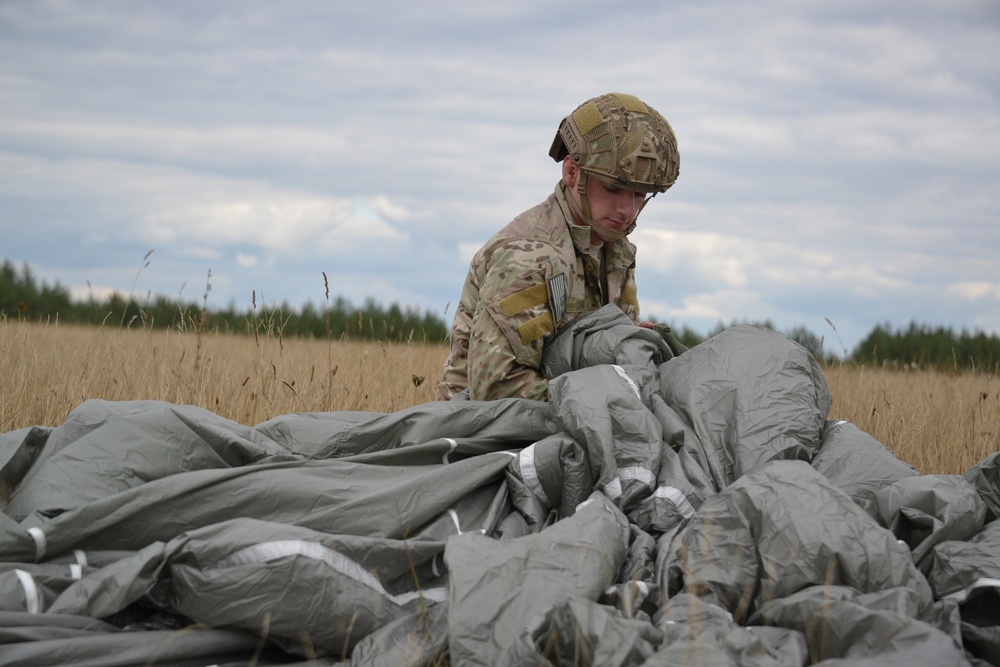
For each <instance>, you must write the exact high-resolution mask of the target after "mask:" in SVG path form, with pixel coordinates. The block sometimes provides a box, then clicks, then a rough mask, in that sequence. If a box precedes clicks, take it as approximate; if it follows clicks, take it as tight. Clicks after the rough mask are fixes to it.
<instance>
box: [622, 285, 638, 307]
mask: <svg viewBox="0 0 1000 667" xmlns="http://www.w3.org/2000/svg"><path fill="white" fill-rule="evenodd" d="M622 301H624V302H625V303H628V304H631V305H633V306H638V305H639V297H638V295H637V294H636V289H635V283H629V284H628V285H625V286H624V287H622Z"/></svg>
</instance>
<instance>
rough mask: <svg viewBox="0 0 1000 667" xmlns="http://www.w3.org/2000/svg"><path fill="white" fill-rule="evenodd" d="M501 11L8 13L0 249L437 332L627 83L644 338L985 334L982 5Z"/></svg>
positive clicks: (992, 298) (91, 272)
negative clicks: (730, 329)
mask: <svg viewBox="0 0 1000 667" xmlns="http://www.w3.org/2000/svg"><path fill="white" fill-rule="evenodd" d="M494 5H495V6H493V5H483V4H482V3H459V2H453V1H450V0H438V1H436V2H429V3H420V4H419V5H414V4H413V3H402V2H381V3H377V4H370V3H369V4H355V5H345V4H344V3H327V2H319V1H304V2H296V3H285V4H282V5H278V4H275V3H268V2H260V1H253V0H251V1H241V2H235V1H232V2H213V3H202V2H195V1H194V0H178V1H175V2H171V3H143V2H101V1H98V2H86V3H84V2H80V1H73V0H66V1H59V2H46V1H38V2H34V1H32V2H28V1H24V0H13V1H8V2H5V3H3V4H0V214H2V215H0V225H2V229H3V237H4V250H3V253H2V254H3V256H5V257H7V258H8V259H11V260H13V261H15V262H24V261H26V262H29V263H31V264H32V266H33V267H35V268H36V271H37V272H38V273H39V274H40V275H41V276H43V277H48V278H49V279H52V280H54V279H58V280H60V281H61V282H63V283H64V284H67V285H68V286H71V287H73V288H74V289H75V290H77V291H85V290H86V289H87V288H86V284H87V283H88V282H89V283H90V285H91V286H92V287H91V288H90V289H104V288H109V289H119V290H122V291H127V290H128V289H129V288H130V286H131V285H132V283H133V282H136V270H137V267H138V266H139V264H140V259H141V258H142V257H143V255H144V254H145V253H146V252H147V251H148V250H149V249H150V248H155V253H154V254H153V255H152V257H151V264H150V266H149V267H148V268H146V269H145V270H144V271H143V272H142V274H141V276H140V277H139V280H138V281H137V285H138V289H139V290H141V291H144V292H145V291H151V292H157V293H163V294H167V295H176V294H177V293H178V292H179V291H183V293H184V294H185V295H186V296H187V297H191V298H194V297H197V296H200V295H201V293H202V291H203V289H204V283H205V281H206V279H207V274H208V271H209V270H211V273H212V282H213V289H212V292H211V294H212V299H213V301H214V302H216V303H218V304H220V305H223V304H226V303H228V302H229V301H230V300H233V301H236V302H237V303H239V304H240V305H245V304H246V305H248V304H249V300H250V296H249V295H250V294H251V291H252V290H255V291H256V293H257V294H263V295H264V296H265V297H266V298H269V299H272V300H273V301H275V302H281V301H287V302H289V303H292V304H299V303H304V302H305V301H307V300H312V301H313V302H319V301H320V300H322V298H323V285H322V273H323V272H326V273H327V275H328V276H329V277H330V278H331V281H330V283H331V289H332V290H335V291H336V292H338V293H342V294H343V295H344V296H347V297H349V298H351V299H352V300H355V301H358V302H360V301H362V300H364V299H365V298H367V297H372V298H375V299H377V300H380V301H385V302H392V301H395V302H401V303H402V304H403V305H411V306H417V307H420V308H423V309H428V310H430V311H432V312H435V313H442V312H443V311H444V309H445V306H446V304H449V303H454V302H455V301H456V300H457V298H458V295H459V291H460V289H461V283H462V280H463V278H464V272H465V267H466V265H467V262H468V259H469V256H470V254H471V252H472V251H473V250H474V249H475V248H476V247H478V245H479V244H481V243H482V242H483V241H485V240H486V239H487V238H488V237H489V236H490V235H491V234H492V233H493V232H494V231H495V230H496V229H498V228H499V227H500V226H502V225H503V224H504V223H505V222H507V220H509V219H510V218H511V217H512V216H514V215H516V214H517V213H519V212H520V211H522V210H524V209H525V208H527V207H529V206H531V205H533V204H534V203H536V202H537V201H539V200H541V199H542V198H544V197H545V196H546V195H547V194H548V193H549V192H550V191H551V189H552V187H553V186H554V184H555V181H556V179H557V178H558V168H557V166H556V165H555V164H554V163H553V162H551V160H549V158H548V157H547V155H546V152H547V148H548V144H549V142H550V141H551V139H552V136H553V134H554V131H555V128H556V126H557V125H558V122H559V120H560V119H561V118H562V117H563V116H564V115H566V114H567V113H568V112H569V111H571V110H572V108H573V107H575V106H576V105H577V104H578V103H579V102H581V101H583V100H584V99H586V98H588V97H591V96H593V95H595V94H599V93H602V92H606V91H608V90H623V91H626V92H631V93H634V94H637V95H639V96H640V97H642V98H643V99H645V100H646V101H647V102H649V103H650V104H652V105H653V106H655V107H657V108H658V109H659V110H660V111H661V112H663V113H664V115H666V116H667V117H668V118H669V119H670V121H671V123H672V124H673V126H674V129H675V131H676V132H677V134H678V137H679V142H680V147H681V156H682V161H681V178H680V180H679V181H678V183H677V185H676V186H675V187H674V188H673V189H671V190H670V191H668V192H667V193H666V194H664V195H662V196H661V197H658V198H657V199H656V200H654V202H653V203H651V204H650V206H649V207H648V208H647V210H646V211H645V212H644V213H643V217H642V220H641V221H640V227H639V230H638V231H637V232H636V234H635V240H636V243H637V244H638V245H639V258H640V267H639V272H638V275H639V279H640V298H641V299H642V300H643V302H644V310H645V311H646V312H647V313H655V314H657V315H659V316H662V317H665V318H669V319H671V320H673V321H674V322H675V323H676V324H689V325H690V326H693V327H695V328H697V329H701V330H707V329H709V328H711V326H713V325H714V324H715V322H716V321H717V320H719V319H722V320H724V321H729V320H732V319H740V318H747V319H758V320H762V319H771V320H773V321H775V323H776V324H777V325H779V326H781V327H786V328H791V327H793V326H796V325H798V324H805V325H806V326H809V327H810V328H812V329H814V330H815V331H816V332H817V333H820V334H822V333H824V331H822V330H823V328H824V327H828V325H826V323H825V318H827V317H829V318H830V319H831V320H832V321H833V322H834V323H835V325H836V326H837V330H838V333H839V335H840V336H841V337H843V338H844V342H845V344H846V345H847V346H848V347H851V346H853V344H854V343H855V342H856V341H857V339H858V338H860V337H861V336H863V335H864V334H865V333H867V332H868V331H869V330H870V329H871V328H872V327H873V326H874V325H875V324H879V323H882V322H885V321H888V322H890V323H892V324H894V325H897V326H902V325H905V324H907V323H908V322H909V321H910V320H916V321H919V322H927V323H930V324H942V325H948V326H953V327H955V328H956V329H961V328H963V327H969V328H973V327H975V328H983V329H986V330H989V331H994V332H997V331H1000V269H998V268H997V266H998V265H997V263H996V261H995V259H994V254H995V252H996V249H997V248H1000V225H998V224H997V222H998V219H1000V193H998V191H997V189H996V187H995V183H996V182H997V181H998V178H1000V104H998V97H1000V77H998V76H997V73H998V72H997V65H996V63H998V62H1000V39H998V37H1000V10H998V9H997V6H996V4H995V3H993V2H991V1H989V0H940V1H930V0H922V1H916V2H912V1H907V2H903V1H902V0H891V1H889V2H880V3H877V6H872V5H871V3H867V2H860V0H859V1H854V0H848V1H839V2H833V1H824V2H811V3H803V2H799V1H797V0H770V1H769V2H766V3H754V4H747V3H739V2H735V0H710V1H707V2H680V3H668V4H664V5H662V6H659V7H649V6H643V7H642V8H641V9H642V11H640V8H639V7H628V6H624V7H622V8H621V9H620V10H617V11H615V12H608V11H606V7H604V6H603V5H598V4H597V3H596V2H592V1H587V2H574V3H571V2H568V1H560V2H552V3H543V6H539V5H538V3H535V2H528V1H527V0H523V1H522V0H518V1H514V2H506V3H501V4H499V5H497V4H496V3H494ZM598 10H600V11H598ZM826 333H829V331H827V332H826ZM828 338H829V336H828Z"/></svg>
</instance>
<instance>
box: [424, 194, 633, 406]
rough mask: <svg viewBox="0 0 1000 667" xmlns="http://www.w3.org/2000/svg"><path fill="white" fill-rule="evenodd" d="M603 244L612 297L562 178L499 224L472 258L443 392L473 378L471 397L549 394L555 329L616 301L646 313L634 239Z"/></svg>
mask: <svg viewBox="0 0 1000 667" xmlns="http://www.w3.org/2000/svg"><path fill="white" fill-rule="evenodd" d="M604 250H605V264H606V272H607V292H608V297H607V298H605V295H604V293H603V290H602V287H601V275H600V264H599V262H598V260H597V259H595V258H594V257H593V256H592V255H591V254H590V228H589V227H585V226H581V225H578V224H576V222H575V221H574V219H573V217H572V214H571V213H570V209H569V205H568V203H567V201H566V195H565V194H564V192H563V190H562V188H561V187H560V186H559V185H557V186H556V190H555V192H554V193H553V194H552V195H550V196H549V197H548V198H547V199H546V200H545V201H544V202H542V203H541V204H539V205H538V206H535V207H534V208H532V209H529V210H527V211H525V212H524V213H522V214H521V215H519V216H517V217H516V218H514V220H512V221H511V222H510V223H509V224H508V225H507V226H506V227H504V228H503V229H501V230H500V231H499V232H498V233H497V234H496V236H494V237H493V238H492V239H490V240H489V241H488V242H487V243H486V245H484V246H483V247H482V248H481V249H480V250H479V252H477V253H476V255H475V257H474V258H473V259H472V264H471V265H470V267H469V274H468V276H467V277H466V279H465V287H464V288H463V290H462V297H461V300H460V301H459V304H458V308H457V309H456V311H455V321H454V323H453V325H452V345H451V354H450V355H449V357H448V360H447V361H445V365H444V373H443V377H442V380H441V384H440V385H439V386H438V390H437V398H438V399H440V400H447V399H449V398H451V397H452V396H453V395H454V394H456V393H458V392H459V391H461V390H462V389H464V388H465V387H466V386H468V387H469V393H470V398H472V399H473V400H492V399H498V398H506V397H509V396H519V397H523V398H533V399H539V400H545V399H546V397H547V391H548V381H547V380H546V379H545V378H544V377H542V376H541V375H540V374H539V368H540V366H541V359H542V347H543V345H544V344H545V342H546V341H547V340H548V339H549V338H551V336H552V334H553V333H554V332H555V331H557V330H558V329H559V328H560V327H562V326H563V325H564V324H565V323H566V322H568V321H569V320H571V319H573V318H574V317H576V316H578V315H582V314H584V313H589V312H590V311H592V310H596V309H597V308H600V307H601V306H602V305H604V304H605V303H609V302H610V303H614V304H616V305H617V306H619V307H620V308H621V309H622V310H623V311H624V312H625V313H626V314H627V315H628V316H629V317H630V318H632V319H633V320H635V321H636V322H638V321H639V304H638V301H637V299H636V289H635V275H634V270H635V246H634V245H632V244H631V243H629V241H628V240H626V239H622V240H620V241H616V242H614V243H606V244H605V245H604Z"/></svg>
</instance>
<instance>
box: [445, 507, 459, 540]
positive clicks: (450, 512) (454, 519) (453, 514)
mask: <svg viewBox="0 0 1000 667" xmlns="http://www.w3.org/2000/svg"><path fill="white" fill-rule="evenodd" d="M448 516H450V517H451V522H452V523H453V524H455V530H456V531H457V532H458V534H459V535H461V534H462V524H461V523H459V521H458V512H456V511H455V510H448Z"/></svg>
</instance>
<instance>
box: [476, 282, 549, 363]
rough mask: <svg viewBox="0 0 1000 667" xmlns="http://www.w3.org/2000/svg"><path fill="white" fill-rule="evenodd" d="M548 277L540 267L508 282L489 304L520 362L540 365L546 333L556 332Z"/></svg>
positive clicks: (497, 323) (492, 314)
mask: <svg viewBox="0 0 1000 667" xmlns="http://www.w3.org/2000/svg"><path fill="white" fill-rule="evenodd" d="M550 304H551V295H550V288H549V282H548V277H547V275H546V272H545V270H544V269H540V270H538V271H535V272H534V273H531V274H529V275H527V276H524V277H523V278H519V279H517V280H515V281H513V282H512V283H511V284H510V285H508V286H507V287H506V288H505V289H504V290H503V291H501V292H499V293H497V294H496V295H494V296H493V297H492V298H491V299H489V301H488V302H487V303H486V307H487V310H488V311H489V313H490V316H491V317H492V318H493V321H494V322H496V325H497V326H498V327H499V328H500V330H501V331H502V332H503V334H504V336H505V337H506V338H507V342H508V343H509V344H510V347H511V349H512V350H513V351H514V356H515V357H516V358H517V361H518V363H521V364H524V365H526V366H532V367H537V365H538V363H539V362H540V361H541V351H542V344H543V342H544V338H545V336H546V335H548V334H551V333H552V332H553V331H555V321H554V320H553V317H552V310H551V308H550Z"/></svg>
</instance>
